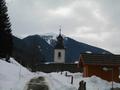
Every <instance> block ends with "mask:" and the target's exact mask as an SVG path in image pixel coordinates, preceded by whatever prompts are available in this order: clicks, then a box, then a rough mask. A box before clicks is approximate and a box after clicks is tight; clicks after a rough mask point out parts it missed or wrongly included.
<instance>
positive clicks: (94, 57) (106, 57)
mask: <svg viewBox="0 0 120 90" xmlns="http://www.w3.org/2000/svg"><path fill="white" fill-rule="evenodd" d="M80 62H82V63H83V64H84V65H120V55H113V54H81V56H80Z"/></svg>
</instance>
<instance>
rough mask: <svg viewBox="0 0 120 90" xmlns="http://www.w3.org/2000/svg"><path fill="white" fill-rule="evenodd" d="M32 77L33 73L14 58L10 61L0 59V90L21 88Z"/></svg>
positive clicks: (21, 89) (20, 89)
mask: <svg viewBox="0 0 120 90" xmlns="http://www.w3.org/2000/svg"><path fill="white" fill-rule="evenodd" d="M32 77H33V74H32V73H31V72H30V71H28V70H27V69H26V68H24V67H22V66H21V65H19V64H18V63H17V62H16V61H15V60H14V59H11V63H7V62H6V61H3V60H0V90H23V88H24V85H25V83H26V82H27V81H28V80H29V79H30V78H32Z"/></svg>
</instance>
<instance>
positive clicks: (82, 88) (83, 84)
mask: <svg viewBox="0 0 120 90" xmlns="http://www.w3.org/2000/svg"><path fill="white" fill-rule="evenodd" d="M78 90H86V82H84V81H83V80H82V81H80V82H79V88H78Z"/></svg>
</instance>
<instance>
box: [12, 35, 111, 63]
mask: <svg viewBox="0 0 120 90" xmlns="http://www.w3.org/2000/svg"><path fill="white" fill-rule="evenodd" d="M57 36H58V35H57V34H45V35H30V36H28V37H26V38H24V39H19V38H17V37H13V42H14V52H13V57H14V58H15V59H16V60H17V61H19V62H22V63H23V64H24V65H26V64H25V63H27V64H28V63H32V64H33V63H35V64H39V63H44V62H53V57H54V56H53V55H54V54H53V53H54V45H55V44H56V37H57ZM63 37H64V45H65V48H66V56H65V58H66V63H74V62H75V61H78V60H79V56H80V54H81V53H97V54H111V53H110V52H108V51H106V50H104V49H101V48H98V47H94V46H91V45H88V44H85V43H82V42H78V41H76V40H74V39H72V38H69V37H67V36H65V35H63ZM33 59H34V60H33ZM20 60H23V61H20ZM33 61H34V62H33ZM36 62H37V63H36Z"/></svg>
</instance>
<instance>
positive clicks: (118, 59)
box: [79, 54, 120, 82]
mask: <svg viewBox="0 0 120 90" xmlns="http://www.w3.org/2000/svg"><path fill="white" fill-rule="evenodd" d="M80 67H82V68H83V76H84V77H90V76H92V75H95V76H98V77H100V78H102V79H105V80H108V81H115V82H119V81H120V79H119V67H120V55H112V54H81V55H80V61H79V68H80Z"/></svg>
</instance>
